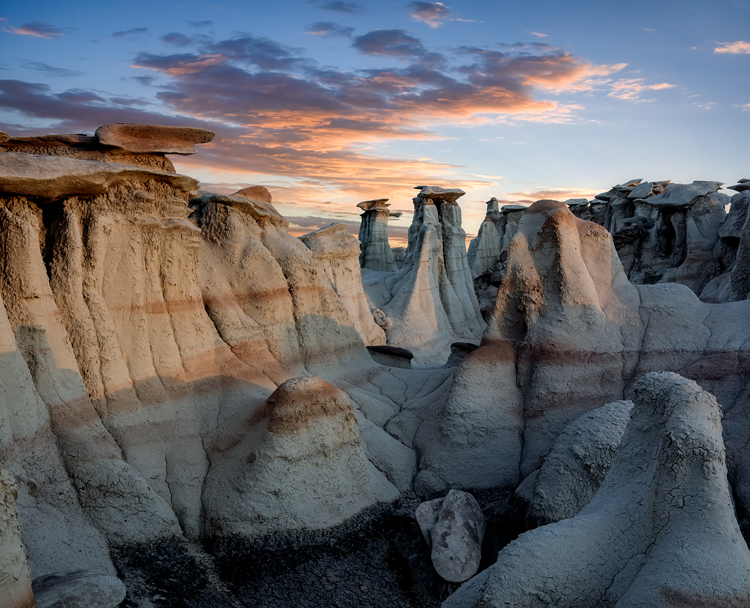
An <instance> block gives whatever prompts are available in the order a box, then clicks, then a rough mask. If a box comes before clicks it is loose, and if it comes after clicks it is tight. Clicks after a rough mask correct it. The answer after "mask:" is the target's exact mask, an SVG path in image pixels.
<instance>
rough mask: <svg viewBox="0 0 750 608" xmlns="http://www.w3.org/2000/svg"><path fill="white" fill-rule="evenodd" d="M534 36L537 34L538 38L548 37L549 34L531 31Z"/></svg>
mask: <svg viewBox="0 0 750 608" xmlns="http://www.w3.org/2000/svg"><path fill="white" fill-rule="evenodd" d="M529 33H530V34H531V35H532V36H536V37H537V38H546V37H547V34H542V33H541V32H529Z"/></svg>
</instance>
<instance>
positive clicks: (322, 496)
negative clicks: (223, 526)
mask: <svg viewBox="0 0 750 608" xmlns="http://www.w3.org/2000/svg"><path fill="white" fill-rule="evenodd" d="M267 417H268V430H267V432H266V434H265V436H264V438H263V441H262V444H261V446H260V447H259V448H258V450H257V452H255V453H253V454H251V455H249V456H248V461H249V462H251V463H252V464H250V465H249V470H248V471H247V474H246V477H245V482H244V483H245V487H246V488H247V492H246V493H245V496H246V499H245V500H246V503H247V504H246V509H244V514H243V516H242V517H241V518H239V519H238V520H237V521H235V522H228V523H227V531H228V532H231V531H233V530H235V531H237V532H240V533H243V534H244V535H246V536H248V537H259V536H263V535H266V534H269V533H272V532H275V531H290V530H300V529H321V528H327V527H331V526H335V525H337V524H340V523H342V522H343V521H344V520H346V519H348V518H349V517H352V516H353V515H356V514H357V513H359V512H360V511H362V510H363V509H366V508H368V507H371V506H373V505H375V504H377V503H378V502H390V501H393V500H396V499H397V498H398V496H399V494H398V490H397V489H396V488H395V487H394V486H393V485H392V484H391V483H390V482H389V481H388V480H387V479H386V478H385V476H384V475H383V474H382V473H381V472H380V471H378V470H377V469H376V468H375V467H374V466H373V465H372V463H370V461H369V460H368V459H367V457H366V456H365V452H364V449H363V447H362V442H361V440H360V437H359V429H358V427H357V420H356V417H355V414H354V408H353V407H352V404H351V402H350V401H349V398H348V397H347V396H346V395H345V394H344V393H343V392H341V391H340V390H339V389H337V388H336V387H335V386H332V385H330V384H328V383H327V382H325V381H323V380H321V379H320V378H315V377H304V378H292V379H290V380H287V381H286V382H284V383H283V384H282V385H281V386H279V388H277V389H276V391H275V392H274V393H273V394H272V395H271V396H270V397H269V398H268V405H267Z"/></svg>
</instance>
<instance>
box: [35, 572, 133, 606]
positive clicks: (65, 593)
mask: <svg viewBox="0 0 750 608" xmlns="http://www.w3.org/2000/svg"><path fill="white" fill-rule="evenodd" d="M33 589H34V597H35V598H36V608H116V607H117V606H119V605H120V602H122V600H124V599H125V594H126V593H127V590H126V589H125V585H124V584H123V583H122V581H121V580H120V579H118V578H116V577H114V576H110V575H108V574H105V573H104V572H96V571H94V570H76V571H73V572H66V573H61V574H48V575H47V576H42V577H39V578H35V579H34V582H33Z"/></svg>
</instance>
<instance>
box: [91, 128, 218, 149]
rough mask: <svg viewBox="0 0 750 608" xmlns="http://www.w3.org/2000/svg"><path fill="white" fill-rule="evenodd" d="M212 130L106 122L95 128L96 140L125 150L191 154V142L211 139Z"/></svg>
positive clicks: (192, 143)
mask: <svg viewBox="0 0 750 608" xmlns="http://www.w3.org/2000/svg"><path fill="white" fill-rule="evenodd" d="M215 136H216V133H214V132H213V131H209V130H208V129H196V128H194V127H168V126H164V125H139V124H123V123H116V124H109V125H102V126H101V127H99V128H98V129H97V130H96V133H95V134H94V137H96V139H97V140H98V141H99V143H100V144H102V145H105V146H111V147H113V148H119V149H121V150H125V151H126V152H136V153H151V154H195V144H205V143H207V142H209V141H211V140H212V139H213V138H214V137H215Z"/></svg>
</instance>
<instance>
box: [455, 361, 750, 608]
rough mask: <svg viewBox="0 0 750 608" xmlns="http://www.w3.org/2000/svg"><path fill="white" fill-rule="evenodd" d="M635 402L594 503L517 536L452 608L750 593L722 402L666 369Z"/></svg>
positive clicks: (644, 383) (744, 596)
mask: <svg viewBox="0 0 750 608" xmlns="http://www.w3.org/2000/svg"><path fill="white" fill-rule="evenodd" d="M634 403H635V406H634V408H633V416H632V419H631V421H630V423H629V424H628V426H627V429H626V431H625V434H624V436H623V439H622V442H621V444H620V447H619V448H618V451H617V455H616V456H615V460H614V462H613V463H612V468H611V469H610V470H609V472H608V473H607V476H606V478H605V480H604V483H603V484H602V486H601V487H600V488H599V490H598V492H597V493H596V495H595V496H594V498H593V500H592V501H591V502H590V503H589V504H588V506H587V507H585V508H584V509H583V511H581V513H580V514H579V515H577V516H576V517H573V518H572V519H566V520H564V521H561V522H558V523H554V524H550V525H548V526H544V527H542V528H537V529H536V530H532V531H530V532H527V533H525V534H523V535H521V536H520V537H519V538H518V539H517V540H515V541H513V542H512V543H511V544H510V545H508V546H507V547H506V548H505V549H503V550H502V551H501V552H500V554H499V555H498V560H497V563H496V564H495V565H494V566H492V567H491V568H489V569H488V570H486V571H485V572H483V573H481V574H480V575H478V576H476V577H475V578H473V579H472V580H471V581H469V582H468V583H466V584H465V585H463V586H462V587H461V588H460V589H459V590H458V591H457V592H456V593H455V594H454V595H453V596H451V597H450V598H449V599H448V600H447V601H446V602H445V603H444V604H443V606H444V607H445V608H453V607H456V608H459V607H460V608H469V607H472V606H483V607H487V608H490V607H498V608H499V607H500V606H509V605H511V606H527V607H534V606H540V607H541V606H548V605H550V604H553V605H556V606H571V607H573V606H575V607H576V608H589V607H590V608H594V607H596V606H602V605H615V604H616V605H617V606H622V607H628V608H629V607H631V606H632V607H636V606H637V607H642V606H661V605H666V604H664V602H665V601H668V602H673V603H670V604H668V605H677V606H697V605H699V604H698V603H697V602H700V601H706V604H704V605H717V606H718V605H727V606H729V605H738V606H739V605H743V603H747V602H748V600H750V551H748V548H747V545H746V544H745V542H744V540H743V538H742V536H741V534H740V531H739V527H738V525H737V521H736V519H735V517H734V510H733V508H732V499H731V496H730V490H729V486H728V483H727V473H726V466H725V462H724V445H723V441H722V436H721V411H720V409H719V406H718V404H717V403H716V400H715V399H714V398H713V396H712V395H710V394H709V393H706V392H705V391H702V390H701V389H700V387H699V386H698V385H696V384H695V383H694V382H691V381H689V380H685V379H684V378H681V377H680V376H678V375H676V374H672V373H667V372H664V373H651V374H647V375H646V376H645V377H644V378H642V379H641V380H640V381H639V382H638V384H637V385H636V390H635V398H634Z"/></svg>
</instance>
